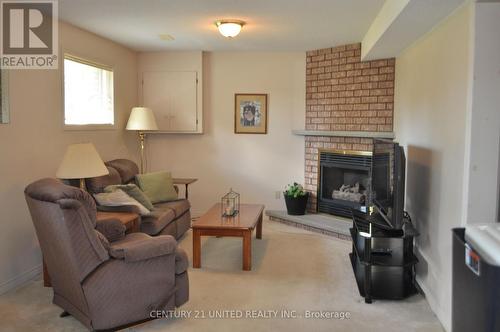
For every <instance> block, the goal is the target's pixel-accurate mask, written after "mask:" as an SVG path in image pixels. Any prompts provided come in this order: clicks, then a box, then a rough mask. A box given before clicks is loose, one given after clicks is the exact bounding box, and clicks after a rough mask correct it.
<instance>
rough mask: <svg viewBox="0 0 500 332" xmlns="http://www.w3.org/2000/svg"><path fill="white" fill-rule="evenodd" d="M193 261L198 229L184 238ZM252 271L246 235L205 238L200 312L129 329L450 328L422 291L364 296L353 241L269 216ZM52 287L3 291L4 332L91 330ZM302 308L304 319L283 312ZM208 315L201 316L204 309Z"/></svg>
mask: <svg viewBox="0 0 500 332" xmlns="http://www.w3.org/2000/svg"><path fill="white" fill-rule="evenodd" d="M180 245H181V246H182V247H183V248H184V249H186V250H187V252H188V254H189V256H190V259H191V232H189V233H188V234H187V236H186V237H184V238H183V239H182V240H181V243H180ZM252 246H253V263H252V264H253V269H252V271H251V272H243V271H241V264H242V262H241V240H240V239H236V238H204V241H203V243H202V268H201V269H195V270H193V269H190V270H189V273H190V275H189V277H190V291H191V296H190V300H189V302H188V303H187V304H185V305H184V306H183V307H182V308H180V309H182V311H180V312H181V313H182V312H183V313H184V314H190V315H191V316H194V315H195V314H198V316H199V317H198V318H194V317H192V318H177V319H169V320H167V319H160V320H156V321H152V322H148V323H145V324H143V325H140V326H136V327H133V328H130V329H128V331H176V332H181V331H217V332H220V331H306V330H311V331H312V330H315V331H356V332H360V331H384V332H391V331H394V332H396V331H397V332H399V331H422V332H423V331H443V329H442V327H441V325H440V323H439V321H438V320H437V318H436V316H435V315H434V314H433V312H432V311H431V309H430V308H429V305H428V304H427V302H426V301H425V299H424V298H423V297H422V296H420V295H415V296H412V297H410V298H409V299H407V300H405V301H380V300H379V301H374V303H373V304H365V303H364V301H363V299H362V298H361V297H360V296H359V293H358V290H357V287H356V284H355V281H354V277H353V273H352V269H351V265H350V262H349V258H348V253H349V251H350V243H349V242H347V241H343V240H339V239H335V238H332V237H328V236H325V235H321V234H316V233H310V232H307V231H304V230H300V229H297V228H293V227H290V226H286V225H283V224H279V223H276V222H271V221H265V222H264V232H263V239H262V240H256V239H255V238H254V240H253V243H252ZM51 299H52V294H51V290H50V289H47V288H44V287H42V283H41V281H40V280H38V281H34V282H32V283H30V284H28V285H27V286H25V287H23V288H20V289H18V290H16V291H13V292H10V293H8V294H5V295H3V296H1V297H0V313H1V314H0V331H3V332H11V331H12V332H13V331H16V332H17V331H23V332H24V331H40V332H42V331H47V332H48V331H84V330H85V329H84V328H83V326H82V325H81V324H80V323H79V322H77V321H76V320H75V319H74V318H73V317H66V318H59V317H58V315H59V313H60V312H61V309H60V308H58V307H56V306H54V305H53V304H51ZM223 310H228V311H227V313H229V310H234V311H233V312H232V313H233V314H234V315H240V314H243V315H247V310H261V311H260V312H259V311H256V312H254V314H255V315H259V314H261V313H263V311H267V310H275V311H277V315H278V317H277V318H262V317H260V318H258V317H257V318H244V319H231V318H225V319H221V318H209V316H211V315H215V314H221V313H222V312H223ZM285 310H288V311H287V312H288V313H290V312H292V311H295V313H296V314H297V315H302V316H303V317H302V318H295V319H292V318H288V319H286V318H281V315H282V313H285V312H286V311H285ZM306 310H309V311H313V310H320V311H328V312H331V311H338V312H349V314H350V317H349V319H344V320H339V319H326V318H323V319H321V318H310V319H307V318H305V317H304V315H305V314H306ZM202 313H203V314H204V315H205V318H201V317H200V316H201V314H202Z"/></svg>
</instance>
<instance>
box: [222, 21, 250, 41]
mask: <svg viewBox="0 0 500 332" xmlns="http://www.w3.org/2000/svg"><path fill="white" fill-rule="evenodd" d="M215 25H216V26H217V28H218V29H219V32H220V34H221V35H223V36H224V37H229V38H233V37H236V36H237V35H238V34H239V33H240V31H241V28H242V27H243V26H244V25H245V22H243V21H240V20H218V21H215Z"/></svg>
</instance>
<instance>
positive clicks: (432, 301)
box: [416, 276, 451, 332]
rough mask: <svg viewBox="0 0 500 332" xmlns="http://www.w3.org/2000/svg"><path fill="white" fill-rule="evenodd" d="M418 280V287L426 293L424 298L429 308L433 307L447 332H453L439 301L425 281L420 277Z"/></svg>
mask: <svg viewBox="0 0 500 332" xmlns="http://www.w3.org/2000/svg"><path fill="white" fill-rule="evenodd" d="M416 279H417V280H416V282H417V284H418V287H419V288H420V289H421V290H422V292H423V293H424V297H425V299H426V300H427V303H429V306H430V307H431V309H432V311H434V313H435V314H436V316H437V317H438V319H439V321H440V322H441V325H442V326H443V328H444V329H445V331H448V332H451V321H450V318H449V317H448V316H447V315H446V314H445V313H444V312H443V310H442V309H441V306H440V305H439V303H438V301H437V300H436V298H435V297H434V294H433V293H432V292H431V291H430V290H429V288H428V287H427V285H426V284H425V283H424V282H423V281H419V280H418V276H417V278H416Z"/></svg>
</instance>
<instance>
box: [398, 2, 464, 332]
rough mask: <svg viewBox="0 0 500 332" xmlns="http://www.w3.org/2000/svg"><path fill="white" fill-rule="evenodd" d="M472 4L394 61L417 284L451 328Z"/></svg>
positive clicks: (461, 215) (460, 219)
mask: <svg viewBox="0 0 500 332" xmlns="http://www.w3.org/2000/svg"><path fill="white" fill-rule="evenodd" d="M472 15H473V5H470V4H467V5H465V6H463V7H461V8H460V9H458V10H457V11H456V12H455V13H453V14H452V15H451V16H450V17H449V18H447V19H446V20H444V21H443V22H442V23H440V24H439V25H438V26H437V27H435V28H434V29H433V30H432V31H430V32H429V33H428V34H427V35H426V36H424V37H423V38H422V39H421V40H419V41H418V42H417V43H416V44H414V45H413V46H411V47H410V48H409V49H407V50H406V51H405V52H403V54H401V56H400V57H398V58H397V59H396V90H395V132H396V138H397V139H398V140H399V141H400V143H402V144H403V145H405V147H406V157H407V173H406V174H407V178H406V181H407V185H406V209H407V210H408V211H409V213H410V214H411V216H412V219H413V221H414V223H415V224H416V226H417V228H418V229H419V231H420V233H421V236H420V237H418V238H417V240H416V251H417V253H418V256H419V259H420V263H419V264H418V265H417V281H418V283H419V285H420V286H421V287H422V289H423V290H424V292H425V294H426V297H427V300H428V302H429V304H430V305H431V307H432V309H433V310H434V312H435V313H436V314H437V315H438V317H439V319H440V320H441V322H442V323H443V325H444V326H445V328H446V330H447V331H450V329H451V254H452V251H451V229H452V228H453V227H460V226H461V225H463V224H464V211H463V198H464V195H463V190H464V186H465V179H464V173H465V159H466V155H465V144H466V135H465V133H466V121H467V116H468V113H469V109H470V107H469V103H470V85H469V84H470V82H471V78H472V77H471V74H470V73H471V65H472V57H471V47H472V28H473V27H472V24H473V20H472Z"/></svg>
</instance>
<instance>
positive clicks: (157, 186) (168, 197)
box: [135, 172, 177, 204]
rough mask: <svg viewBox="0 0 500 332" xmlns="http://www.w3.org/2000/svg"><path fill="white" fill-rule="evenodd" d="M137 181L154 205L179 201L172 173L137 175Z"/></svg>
mask: <svg viewBox="0 0 500 332" xmlns="http://www.w3.org/2000/svg"><path fill="white" fill-rule="evenodd" d="M135 180H136V182H137V184H138V185H139V187H140V188H141V189H142V191H144V193H145V194H146V196H148V197H149V199H150V200H151V202H152V203H153V204H154V203H158V202H166V201H173V200H175V199H177V192H176V191H175V188H174V184H173V181H172V175H171V174H170V172H154V173H146V174H137V175H136V176H135Z"/></svg>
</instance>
